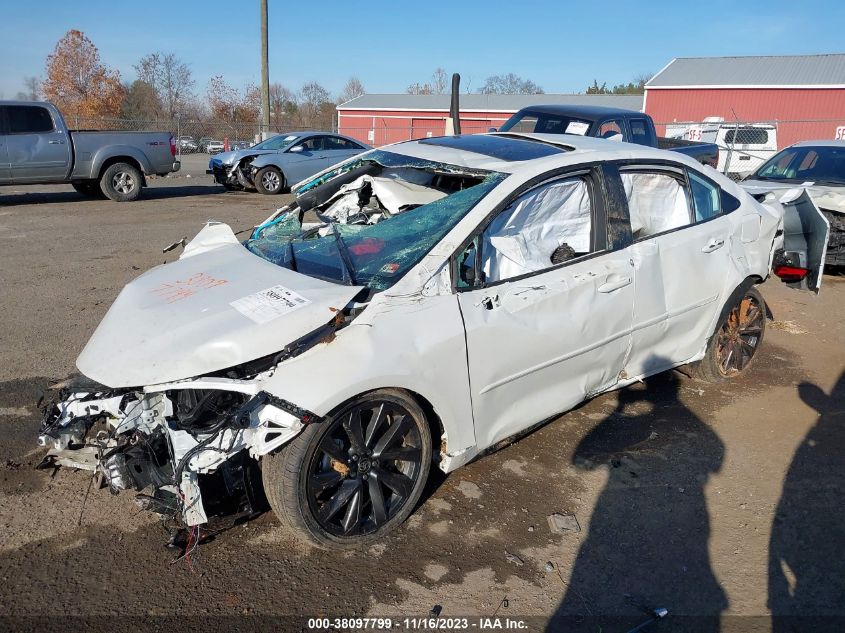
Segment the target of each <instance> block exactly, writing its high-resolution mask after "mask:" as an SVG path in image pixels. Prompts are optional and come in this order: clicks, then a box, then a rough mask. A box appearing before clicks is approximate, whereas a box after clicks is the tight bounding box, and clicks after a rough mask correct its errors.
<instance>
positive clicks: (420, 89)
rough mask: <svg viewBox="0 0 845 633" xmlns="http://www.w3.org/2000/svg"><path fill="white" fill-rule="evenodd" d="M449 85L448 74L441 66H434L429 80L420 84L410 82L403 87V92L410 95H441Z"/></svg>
mask: <svg viewBox="0 0 845 633" xmlns="http://www.w3.org/2000/svg"><path fill="white" fill-rule="evenodd" d="M448 87H449V75H448V74H447V73H446V71H445V70H444V69H443V68H436V69H435V70H434V72H433V73H432V75H431V80H430V81H428V82H426V83H424V84H421V83H420V82H415V83H412V84H411V85H410V86H408V87H407V88H406V89H405V92H407V93H408V94H412V95H442V94H444V93H445V92H446V90H447V88H448Z"/></svg>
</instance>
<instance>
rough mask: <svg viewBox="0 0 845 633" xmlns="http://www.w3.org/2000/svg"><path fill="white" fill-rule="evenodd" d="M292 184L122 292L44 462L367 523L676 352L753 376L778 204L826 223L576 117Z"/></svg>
mask: <svg viewBox="0 0 845 633" xmlns="http://www.w3.org/2000/svg"><path fill="white" fill-rule="evenodd" d="M294 193H295V195H296V198H295V201H294V202H292V203H291V204H290V205H289V206H287V207H283V208H282V209H280V210H279V211H278V212H277V213H275V214H274V215H273V216H271V217H270V218H268V219H267V221H265V222H264V223H263V224H261V225H260V226H258V227H257V228H255V230H254V231H253V232H252V234H251V235H250V237H249V238H248V239H247V240H246V241H245V242H244V243H240V242H239V241H238V239H237V238H236V237H235V234H234V233H233V231H232V229H231V228H230V227H229V226H227V225H225V224H219V223H209V224H208V225H207V226H206V227H205V228H204V229H202V230H201V231H200V232H199V234H198V235H197V236H196V237H195V238H194V240H193V241H191V242H190V243H189V244H188V245H187V246H186V247H185V250H184V252H183V253H182V255H181V257H180V258H179V259H178V260H177V261H174V262H172V263H169V264H165V265H162V266H159V267H156V268H154V269H152V270H150V271H148V272H146V273H145V274H143V275H141V276H140V277H138V278H137V279H136V280H135V281H133V282H131V283H130V284H129V285H127V286H126V288H124V290H123V291H122V292H121V293H120V295H119V296H118V298H117V299H116V301H115V302H114V304H113V305H112V307H111V308H110V310H109V312H108V314H106V316H105V318H104V319H103V321H102V322H101V323H100V325H99V327H98V328H97V330H96V331H95V332H94V334H93V336H92V337H91V339H90V341H89V342H88V344H87V345H86V347H85V349H84V350H83V351H82V354H81V355H80V356H79V359H78V360H77V366H78V368H79V370H80V371H81V372H82V374H83V375H84V376H85V380H84V381H83V382H82V383H77V384H71V385H69V386H68V387H66V388H64V389H63V390H62V391H61V392H60V393H59V395H58V398H57V399H56V400H55V401H54V403H53V404H52V405H50V406H49V407H48V408H47V409H46V413H45V419H44V424H43V427H42V431H41V435H40V443H41V444H42V445H43V446H47V447H49V452H48V454H47V457H46V458H45V460H46V461H47V462H48V463H52V464H54V465H65V466H72V467H77V468H88V469H91V470H96V471H97V472H99V473H100V474H101V475H102V481H103V482H104V485H108V486H109V487H110V488H111V489H112V490H113V491H119V490H135V491H136V492H138V493H141V494H139V496H138V501H139V503H140V504H141V505H142V506H143V507H146V508H149V509H153V510H155V511H157V512H160V513H162V514H166V515H170V516H172V517H174V518H176V519H178V520H179V521H182V522H183V523H184V524H185V525H188V526H198V525H201V524H203V523H205V522H206V521H207V520H208V518H209V517H211V516H212V515H213V514H215V513H216V512H218V511H219V510H220V508H221V507H223V505H224V504H222V500H223V499H224V497H226V495H235V496H237V495H241V496H244V495H245V492H244V490H245V488H246V486H247V482H248V481H249V477H248V476H246V475H245V473H247V472H249V471H250V470H254V469H256V466H257V464H258V463H259V462H260V470H261V477H262V481H263V486H264V490H265V492H266V494H267V497H268V498H269V501H270V504H271V506H272V508H273V509H274V511H275V512H276V514H277V515H278V516H279V518H280V519H281V520H282V521H285V522H287V523H289V524H290V525H291V526H293V527H294V528H295V529H297V530H299V531H300V532H301V533H302V534H303V535H305V536H307V537H309V538H311V539H313V540H314V541H316V542H317V543H319V544H322V545H327V546H338V547H347V546H358V545H360V544H362V543H368V542H372V541H373V540H376V539H378V538H380V537H382V536H383V535H384V534H386V533H387V532H389V531H390V530H392V529H394V528H396V527H397V526H398V525H399V524H401V523H402V522H403V521H404V520H405V519H406V518H407V517H408V516H409V515H410V513H411V512H412V511H413V510H414V507H415V505H416V504H417V502H418V500H419V498H420V494H421V493H422V490H423V487H424V485H425V481H426V478H427V476H428V473H429V469H430V467H431V464H432V463H434V464H435V465H436V466H437V467H439V468H440V469H441V470H443V471H444V472H451V471H453V470H455V469H456V468H458V467H459V466H462V465H463V464H466V463H467V462H469V461H470V460H472V459H474V458H476V457H478V456H479V455H480V454H482V452H483V451H485V450H487V449H490V448H492V447H495V446H496V445H497V444H498V443H499V442H501V441H502V440H504V439H506V438H509V437H512V436H514V435H516V434H520V433H522V432H525V431H527V430H529V429H530V428H532V427H533V426H535V425H537V424H539V423H541V422H543V421H545V420H549V419H550V418H552V417H553V416H555V415H557V414H559V413H561V412H563V411H566V410H568V409H571V408H572V407H574V406H576V405H577V404H578V403H580V402H581V401H583V400H584V399H586V398H590V397H592V396H594V395H596V394H599V393H601V392H604V391H608V390H612V389H618V388H620V387H623V386H625V385H628V384H630V383H633V382H635V381H638V380H641V379H642V378H644V377H646V376H649V375H652V374H655V373H658V372H662V371H665V370H667V369H670V368H672V367H675V366H678V365H683V364H687V363H697V365H696V371H697V372H698V374H699V375H701V376H702V377H704V378H706V379H709V380H714V381H718V380H723V379H730V378H732V377H734V376H737V375H739V374H741V373H743V372H744V371H746V370H747V369H748V367H749V366H750V364H751V363H752V362H753V360H754V357H755V355H756V354H757V352H758V350H759V348H760V344H761V342H762V339H763V333H764V329H765V318H766V317H765V314H766V309H765V304H764V301H763V298H762V296H761V295H760V293H759V292H758V291H757V289H756V285H757V284H759V283H761V282H762V281H763V280H765V279H766V278H767V277H768V276H769V272H770V265H771V264H772V262H773V260H774V261H775V263H776V265H777V257H778V252H780V251H781V250H782V249H784V248H786V249H790V248H792V249H794V248H798V247H799V246H796V245H795V244H791V243H783V242H784V240H791V239H793V238H794V237H796V236H793V235H790V234H787V235H785V236H784V235H783V234H782V230H783V226H784V214H785V213H788V214H799V215H801V216H802V219H803V220H804V222H805V224H804V226H805V227H807V230H806V231H805V232H804V233H803V234H801V235H800V236H797V237H799V238H800V240H799V241H800V242H801V244H803V245H804V246H806V245H807V243H808V242H809V241H812V240H813V239H824V238H825V237H826V235H825V230H826V225H825V223H824V221H823V219H820V216H819V215H818V210H817V209H816V208H815V207H814V206H813V204H812V202H811V201H810V200H809V198H808V197H807V196H806V195H805V194H803V193H801V192H799V194H796V195H795V196H794V197H793V199H792V200H791V201H790V202H789V203H787V202H782V203H781V202H773V203H772V204H771V205H762V204H759V203H758V202H756V201H755V200H754V199H753V198H752V197H751V196H749V195H748V194H747V193H746V192H744V191H743V190H742V189H741V188H740V187H738V186H737V185H736V184H734V183H733V182H732V181H730V180H729V179H727V178H725V177H723V176H721V175H719V174H717V173H716V172H715V171H713V170H712V169H710V168H707V167H703V166H701V165H700V164H698V163H697V162H695V161H694V160H692V159H689V158H687V157H685V156H683V155H681V154H678V153H672V152H664V151H660V150H655V149H650V148H646V147H642V146H638V145H628V144H620V143H614V142H612V141H606V140H600V139H594V138H584V137H576V136H560V135H540V134H507V133H505V134H482V135H471V136H456V137H442V138H429V139H422V140H419V141H409V142H405V143H400V144H396V145H392V146H389V147H386V148H382V149H377V150H371V151H368V152H366V153H364V154H360V155H358V156H356V157H354V158H351V159H349V160H347V161H345V162H344V163H341V164H340V165H336V166H334V167H332V168H330V169H328V170H325V171H323V172H322V173H320V174H318V175H316V176H314V177H312V178H310V179H308V180H306V181H303V182H302V183H300V184H299V185H297V186H296V187H295V188H294ZM306 214H307V215H306ZM306 217H307V218H316V221H311V222H306V221H305V220H306ZM817 233H820V234H819V235H817ZM806 263H807V266H808V269H807V270H805V271H803V273H798V272H796V271H794V270H792V269H789V270H787V271H786V272H785V273H783V271H779V272H781V273H783V274H785V275H786V276H787V277H788V278H789V279H791V280H792V281H794V282H796V283H801V284H803V285H804V286H805V287H806V288H808V289H810V290H816V291H817V290H818V285H819V284H820V283H821V272H822V263H821V261H820V260H819V253H816V252H810V253H808V254H807V258H806ZM799 276H800V277H801V280H798V279H797V277H799ZM245 496H247V497H248V495H245ZM194 529H196V528H194Z"/></svg>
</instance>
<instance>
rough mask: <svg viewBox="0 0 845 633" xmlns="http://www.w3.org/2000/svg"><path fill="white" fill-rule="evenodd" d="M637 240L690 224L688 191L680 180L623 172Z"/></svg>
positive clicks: (663, 176) (664, 174) (646, 173)
mask: <svg viewBox="0 0 845 633" xmlns="http://www.w3.org/2000/svg"><path fill="white" fill-rule="evenodd" d="M621 176H622V185H623V187H624V188H625V197H626V198H627V199H628V214H629V215H630V218H631V232H632V233H633V237H634V239H635V240H639V239H643V238H646V237H649V236H651V235H656V234H657V233H663V232H665V231H671V230H672V229H676V228H678V227H681V226H686V225H687V224H689V223H690V207H689V201H688V200H687V190H686V187H685V186H684V183H683V181H682V180H681V179H680V177H679V176H675V175H673V174H668V173H665V172H648V171H640V170H637V171H628V172H622V174H621Z"/></svg>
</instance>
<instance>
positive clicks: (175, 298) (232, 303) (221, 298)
mask: <svg viewBox="0 0 845 633" xmlns="http://www.w3.org/2000/svg"><path fill="white" fill-rule="evenodd" d="M360 290H361V287H360V286H343V285H339V284H333V283H330V282H327V281H321V280H319V279H314V278H312V277H307V276H305V275H301V274H299V273H296V272H294V271H291V270H288V269H286V268H281V267H279V266H276V265H275V264H271V263H270V262H267V261H265V260H263V259H261V258H260V257H258V256H257V255H254V254H252V253H250V252H249V251H248V250H247V249H246V248H245V247H244V246H242V245H241V244H240V243H239V242H238V240H237V238H236V237H235V235H234V233H233V232H232V229H231V228H229V227H228V226H227V225H225V224H210V225H208V226H207V227H205V228H204V229H203V230H202V231H200V232H199V234H198V235H197V236H196V238H194V240H192V241H191V243H190V244H188V246H187V247H186V249H185V252H184V253H183V255H182V257H181V258H180V259H179V260H177V261H175V262H172V263H170V264H165V265H163V266H157V267H156V268H153V269H152V270H150V271H148V272H146V273H144V274H143V275H141V276H140V277H138V278H137V279H135V280H134V281H132V282H131V283H129V284H128V285H127V286H126V287H125V288H124V289H123V290H122V291H121V293H120V295H118V297H117V299H116V300H115V302H114V304H113V305H112V306H111V308H109V311H108V313H107V314H106V316H105V317H104V318H103V320H102V322H101V323H100V325H99V326H98V327H97V329H96V331H95V332H94V334H93V336H92V337H91V340H89V341H88V344H87V345H86V346H85V349H83V350H82V353H81V354H80V355H79V358H78V359H77V361H76V366H77V367H78V368H79V370H80V371H81V372H82V373H83V374H85V375H86V376H88V377H89V378H92V379H93V380H96V381H97V382H99V383H102V384H104V385H106V386H109V387H113V388H117V387H140V386H145V385H153V384H158V383H163V382H169V381H173V380H182V379H186V378H192V377H196V376H200V375H203V374H207V373H209V372H213V371H218V370H221V369H225V368H227V367H232V366H234V365H239V364H241V363H245V362H247V361H251V360H255V359H257V358H261V357H262V356H266V355H268V354H272V353H274V352H278V351H280V350H281V349H283V348H284V347H285V345H287V344H288V343H290V342H292V341H295V340H296V339H298V338H300V337H302V336H305V335H306V334H308V333H309V332H311V331H313V330H314V329H316V328H318V327H319V326H321V325H324V324H326V323H328V322H329V321H330V320H331V319H332V317H333V316H334V315H335V313H336V310H340V309H342V308H343V307H344V306H346V304H347V303H349V301H351V300H352V298H353V297H354V296H355V295H356V294H358V292H359V291H360Z"/></svg>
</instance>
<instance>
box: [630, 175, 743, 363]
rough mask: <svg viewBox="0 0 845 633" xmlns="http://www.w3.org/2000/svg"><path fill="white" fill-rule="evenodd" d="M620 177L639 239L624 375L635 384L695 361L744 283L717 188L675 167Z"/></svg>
mask: <svg viewBox="0 0 845 633" xmlns="http://www.w3.org/2000/svg"><path fill="white" fill-rule="evenodd" d="M688 173H689V176H688ZM620 176H621V178H620V186H621V187H622V188H623V189H624V192H625V198H626V199H627V202H628V213H629V217H630V223H631V230H632V236H633V239H634V243H633V244H632V245H631V247H630V248H629V252H630V254H631V259H632V261H633V262H634V278H635V282H634V295H635V299H634V317H633V333H632V338H631V352H630V355H629V357H628V359H627V360H626V362H625V369H624V371H625V375H624V376H623V378H627V379H633V378H637V377H642V376H645V375H650V374H653V373H657V372H658V371H662V370H664V369H666V368H668V367H671V366H674V365H677V364H680V363H682V362H684V361H686V360H688V359H690V358H692V357H693V356H695V355H696V354H697V353H698V352H699V351H700V350H701V349H702V346H703V345H704V343H705V341H706V340H707V337H708V336H709V335H710V329H711V328H712V326H713V321H714V319H715V317H716V315H717V313H718V312H719V311H720V310H721V308H722V305H723V304H724V302H725V301H726V300H727V296H728V294H729V293H730V292H731V291H732V290H733V289H734V288H735V287H736V286H737V285H738V284H739V283H740V282H741V281H742V280H741V279H738V278H736V275H737V273H736V272H735V268H734V267H732V266H731V262H730V252H731V249H730V245H729V239H730V233H731V225H730V222H729V220H728V218H727V217H726V215H725V214H724V213H722V208H721V200H720V189H719V187H718V186H717V185H715V184H714V183H712V182H711V181H709V180H708V179H706V178H705V177H704V176H703V175H701V174H700V173H699V172H695V173H693V172H692V171H689V172H687V169H686V168H684V167H683V166H679V165H675V164H671V163H658V164H648V165H636V164H629V165H625V166H621V167H620Z"/></svg>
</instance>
